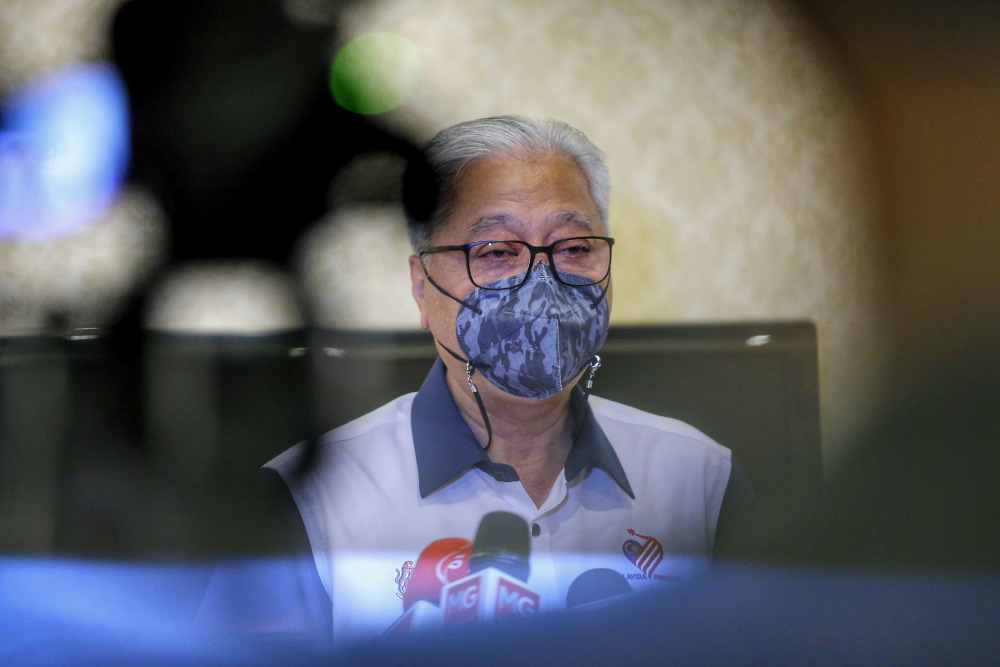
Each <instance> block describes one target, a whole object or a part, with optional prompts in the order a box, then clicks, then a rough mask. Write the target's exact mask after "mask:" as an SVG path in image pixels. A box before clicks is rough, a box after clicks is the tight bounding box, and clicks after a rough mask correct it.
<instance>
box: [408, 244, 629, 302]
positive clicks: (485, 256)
mask: <svg viewBox="0 0 1000 667" xmlns="http://www.w3.org/2000/svg"><path fill="white" fill-rule="evenodd" d="M614 243H615V240H614V239H613V238H609V237H607V236H574V237H572V238H568V239H559V240H558V241H556V242H555V243H553V244H552V245H547V246H536V245H531V244H530V243H525V242H524V241H476V242H474V243H465V244H462V245H438V246H431V247H429V248H426V249H424V250H423V251H422V252H421V253H420V261H421V263H424V258H425V257H426V256H427V255H433V254H436V253H441V252H464V253H465V266H466V269H467V270H468V272H469V280H471V281H472V284H473V285H475V286H476V287H482V288H483V289H496V290H502V289H513V288H515V287H520V286H521V285H523V284H524V281H525V280H527V279H528V272H529V271H530V270H531V267H532V266H534V265H535V255H537V254H538V253H542V254H544V255H546V256H547V257H548V258H549V267H550V268H551V269H552V273H553V275H554V276H555V278H556V280H558V281H559V282H561V283H563V284H564V285H570V286H572V287H585V286H587V285H596V284H597V283H599V282H602V281H603V280H604V279H605V278H607V277H608V274H610V273H611V246H612V245H614ZM424 270H425V271H427V265H426V263H424ZM428 275H430V274H428ZM514 276H520V280H517V281H515V282H514V283H513V284H510V285H504V286H502V287H497V286H495V285H494V283H496V282H497V281H500V280H505V279H507V278H511V277H514Z"/></svg>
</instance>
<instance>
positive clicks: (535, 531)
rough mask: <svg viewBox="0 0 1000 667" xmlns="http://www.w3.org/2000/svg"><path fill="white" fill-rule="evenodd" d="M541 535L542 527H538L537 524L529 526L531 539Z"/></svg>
mask: <svg viewBox="0 0 1000 667" xmlns="http://www.w3.org/2000/svg"><path fill="white" fill-rule="evenodd" d="M541 534H542V527H541V526H539V525H538V524H537V523H533V524H531V535H532V537H538V536H539V535H541Z"/></svg>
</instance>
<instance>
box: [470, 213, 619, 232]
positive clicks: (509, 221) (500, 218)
mask: <svg viewBox="0 0 1000 667" xmlns="http://www.w3.org/2000/svg"><path fill="white" fill-rule="evenodd" d="M554 217H555V219H556V220H557V221H559V222H567V223H571V224H576V225H581V226H583V227H586V228H587V230H589V231H590V232H591V233H600V232H603V229H604V227H603V226H602V225H600V224H599V223H597V222H595V221H594V219H593V218H591V217H590V216H589V215H587V214H586V213H583V212H582V211H572V210H566V211H560V212H559V213H556V215H555V216H554ZM519 222H520V221H519V219H518V218H517V216H514V215H511V214H509V213H497V214H495V215H484V216H482V217H479V218H477V219H476V220H475V222H473V223H472V224H471V225H469V233H470V234H472V235H473V236H479V235H481V234H483V233H485V232H488V231H491V230H493V229H496V228H497V227H505V228H506V227H512V226H515V225H517V224H519Z"/></svg>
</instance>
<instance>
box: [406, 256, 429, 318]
mask: <svg viewBox="0 0 1000 667" xmlns="http://www.w3.org/2000/svg"><path fill="white" fill-rule="evenodd" d="M410 282H411V283H412V285H413V290H412V291H413V300H414V301H416V302H417V308H419V309H420V327H421V328H422V329H430V323H428V321H427V308H426V306H425V305H424V288H425V287H426V286H427V275H426V274H425V273H424V266H423V264H421V263H420V258H419V257H417V256H416V255H410Z"/></svg>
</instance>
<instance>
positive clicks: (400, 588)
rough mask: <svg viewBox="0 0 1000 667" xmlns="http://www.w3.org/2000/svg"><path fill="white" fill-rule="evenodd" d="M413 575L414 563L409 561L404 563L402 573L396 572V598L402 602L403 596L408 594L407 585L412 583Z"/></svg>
mask: <svg viewBox="0 0 1000 667" xmlns="http://www.w3.org/2000/svg"><path fill="white" fill-rule="evenodd" d="M412 575H413V561H412V560H408V561H406V562H405V563H403V569H402V571H400V570H396V597H398V598H399V599H400V600H402V599H403V595H404V594H405V593H406V585H407V584H408V583H410V577H411V576H412Z"/></svg>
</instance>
